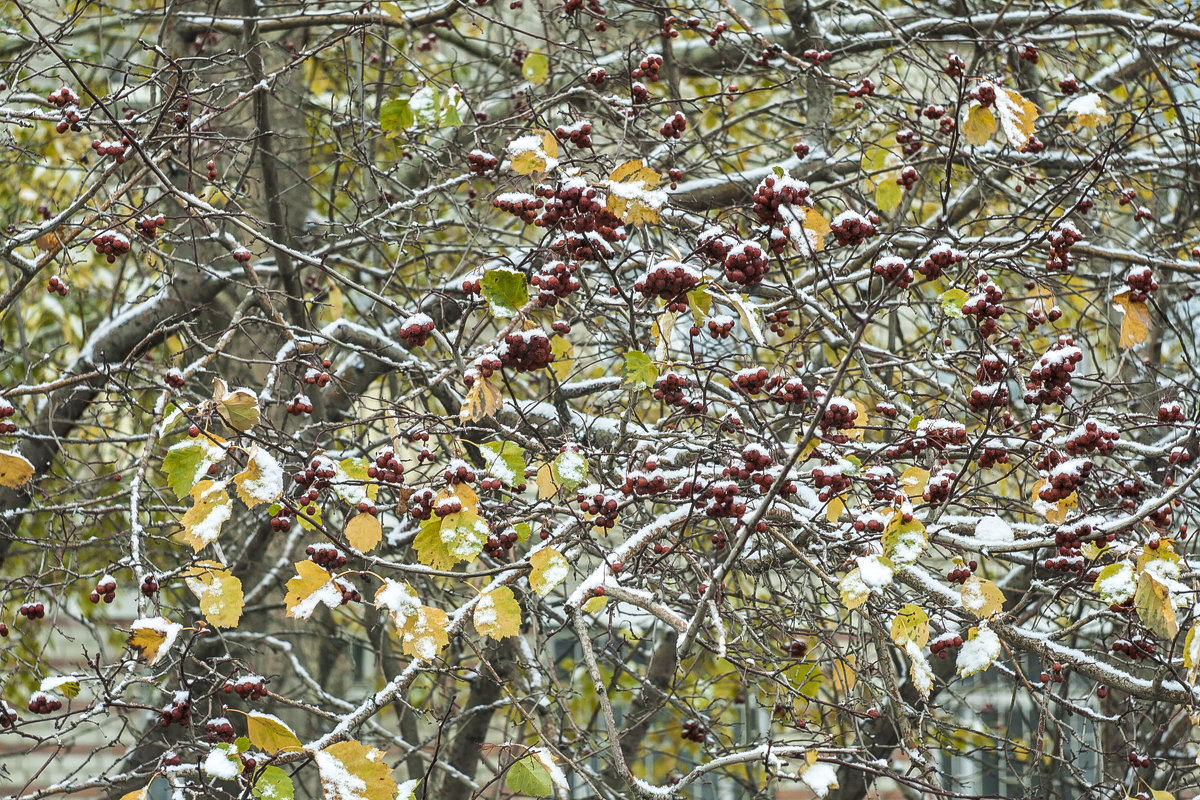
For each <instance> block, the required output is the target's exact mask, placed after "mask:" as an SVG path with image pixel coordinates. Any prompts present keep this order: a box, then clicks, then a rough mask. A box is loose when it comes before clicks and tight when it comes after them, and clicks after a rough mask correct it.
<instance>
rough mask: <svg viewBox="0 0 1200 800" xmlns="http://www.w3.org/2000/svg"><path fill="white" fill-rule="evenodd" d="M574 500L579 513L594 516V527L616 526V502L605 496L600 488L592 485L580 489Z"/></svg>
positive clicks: (614, 499)
mask: <svg viewBox="0 0 1200 800" xmlns="http://www.w3.org/2000/svg"><path fill="white" fill-rule="evenodd" d="M575 499H576V500H577V501H578V502H579V510H580V511H582V512H583V513H585V514H594V515H595V518H594V519H593V520H592V524H593V525H595V526H596V527H598V528H612V527H613V526H615V525H616V524H617V506H618V503H617V500H616V498H613V497H608V496H607V495H605V494H604V492H603V491H602V490H601V487H599V486H596V485H593V486H589V487H586V488H585V489H581V490H580V491H579V493H578V494H577V495H576V498H575Z"/></svg>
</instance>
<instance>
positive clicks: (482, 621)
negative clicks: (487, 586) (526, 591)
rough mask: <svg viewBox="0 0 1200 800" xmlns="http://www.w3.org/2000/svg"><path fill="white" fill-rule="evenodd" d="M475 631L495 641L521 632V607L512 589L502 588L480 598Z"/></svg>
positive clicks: (476, 606) (476, 612) (476, 607)
mask: <svg viewBox="0 0 1200 800" xmlns="http://www.w3.org/2000/svg"><path fill="white" fill-rule="evenodd" d="M474 621H475V630H477V631H479V632H480V633H481V634H483V635H484V636H490V637H491V638H493V639H503V638H505V637H507V636H516V635H517V633H518V632H520V630H521V605H520V603H518V602H517V598H516V597H514V596H513V591H512V589H510V588H508V587H507V586H501V587H500V588H499V589H493V590H492V591H490V592H488V593H487V594H485V595H483V596H482V597H480V598H479V602H478V603H477V604H476V605H475V615H474Z"/></svg>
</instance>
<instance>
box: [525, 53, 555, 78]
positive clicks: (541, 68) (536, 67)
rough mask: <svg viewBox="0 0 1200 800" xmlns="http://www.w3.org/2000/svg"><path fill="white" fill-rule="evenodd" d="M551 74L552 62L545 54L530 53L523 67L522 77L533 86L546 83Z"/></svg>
mask: <svg viewBox="0 0 1200 800" xmlns="http://www.w3.org/2000/svg"><path fill="white" fill-rule="evenodd" d="M549 74H550V60H549V59H548V58H546V54H545V53H530V54H529V55H527V56H525V62H524V63H523V64H522V65H521V75H522V76H523V77H524V78H525V80H527V81H529V82H530V83H532V84H540V83H545V82H546V78H547V77H548V76H549Z"/></svg>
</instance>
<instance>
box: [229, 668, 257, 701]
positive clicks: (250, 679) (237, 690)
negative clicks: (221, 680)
mask: <svg viewBox="0 0 1200 800" xmlns="http://www.w3.org/2000/svg"><path fill="white" fill-rule="evenodd" d="M221 689H222V691H224V692H225V694H236V695H237V696H238V697H240V698H242V699H243V700H260V699H262V698H264V697H266V696H267V686H266V681H265V680H264V679H263V678H262V677H260V676H258V675H255V674H253V673H251V674H249V675H243V676H242V677H240V678H238V679H237V680H233V681H226V682H225V685H224V686H222V687H221Z"/></svg>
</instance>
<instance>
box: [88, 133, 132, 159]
mask: <svg viewBox="0 0 1200 800" xmlns="http://www.w3.org/2000/svg"><path fill="white" fill-rule="evenodd" d="M128 147H129V137H128V136H125V137H122V139H121V141H119V142H102V141H100V140H99V139H93V140H92V149H93V150H95V151H96V154H97V155H99V156H102V157H111V158H112V160H113V161H114V162H115V163H117V164H124V163H125V150H126V148H128Z"/></svg>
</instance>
